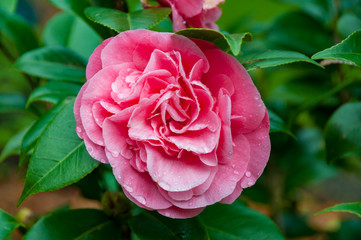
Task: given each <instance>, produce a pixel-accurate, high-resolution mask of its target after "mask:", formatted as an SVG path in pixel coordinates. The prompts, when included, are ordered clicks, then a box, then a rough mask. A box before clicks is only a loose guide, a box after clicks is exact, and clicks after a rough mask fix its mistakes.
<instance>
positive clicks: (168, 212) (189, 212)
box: [158, 206, 204, 218]
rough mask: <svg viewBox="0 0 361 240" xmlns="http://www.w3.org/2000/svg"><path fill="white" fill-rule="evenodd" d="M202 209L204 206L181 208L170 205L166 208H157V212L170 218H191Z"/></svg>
mask: <svg viewBox="0 0 361 240" xmlns="http://www.w3.org/2000/svg"><path fill="white" fill-rule="evenodd" d="M203 210H204V208H194V209H181V208H177V207H174V206H172V207H170V208H167V209H162V210H158V212H159V213H160V214H162V215H164V216H166V217H170V218H192V217H195V216H197V215H198V214H200V213H201V212H202V211H203Z"/></svg>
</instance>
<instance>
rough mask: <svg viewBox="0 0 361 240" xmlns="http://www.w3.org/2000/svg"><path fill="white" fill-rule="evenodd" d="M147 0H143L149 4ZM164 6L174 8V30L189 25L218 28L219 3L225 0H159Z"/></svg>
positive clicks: (220, 12)
mask: <svg viewBox="0 0 361 240" xmlns="http://www.w3.org/2000/svg"><path fill="white" fill-rule="evenodd" d="M144 2H147V0H142V3H143V5H146V6H148V5H147V4H146V3H145V4H144ZM157 2H159V3H160V4H161V5H162V6H165V7H171V8H172V20H173V30H174V31H178V30H181V29H184V28H187V26H190V27H193V28H210V29H215V30H218V26H217V25H216V24H215V23H214V22H215V21H216V20H217V19H218V18H219V17H220V16H221V14H222V11H221V9H220V8H219V7H218V5H219V4H221V3H223V2H224V0H157Z"/></svg>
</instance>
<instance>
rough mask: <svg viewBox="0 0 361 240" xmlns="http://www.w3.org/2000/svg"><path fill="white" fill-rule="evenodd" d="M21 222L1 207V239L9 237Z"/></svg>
mask: <svg viewBox="0 0 361 240" xmlns="http://www.w3.org/2000/svg"><path fill="white" fill-rule="evenodd" d="M20 225H21V224H20V223H19V222H18V221H17V220H16V219H15V218H13V217H12V216H10V215H9V214H8V213H6V212H5V211H3V210H2V209H0V239H8V237H9V236H10V234H11V233H12V232H13V231H14V230H15V229H17V228H18V227H19V226H20Z"/></svg>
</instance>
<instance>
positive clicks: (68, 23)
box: [42, 12, 101, 59]
mask: <svg viewBox="0 0 361 240" xmlns="http://www.w3.org/2000/svg"><path fill="white" fill-rule="evenodd" d="M42 38H43V41H44V43H45V44H46V45H47V46H64V47H67V48H69V49H71V50H73V51H74V52H76V53H78V54H79V55H81V56H82V57H84V58H85V59H88V58H89V56H90V55H91V54H92V53H93V51H94V49H95V48H96V47H97V46H98V45H99V44H100V43H101V38H100V37H99V36H98V34H97V33H96V32H95V31H94V30H93V29H92V28H90V27H89V26H88V25H87V24H86V23H84V21H82V20H81V19H80V18H77V17H75V16H73V15H71V14H69V13H65V12H60V13H58V14H56V15H55V16H54V17H53V18H52V19H50V21H49V22H48V23H47V24H46V25H45V28H44V31H43V36H42ZM84 39H86V41H84Z"/></svg>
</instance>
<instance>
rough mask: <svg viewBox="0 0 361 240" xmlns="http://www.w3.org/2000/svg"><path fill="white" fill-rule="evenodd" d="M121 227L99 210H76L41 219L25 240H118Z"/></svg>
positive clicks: (56, 213) (60, 212)
mask: <svg viewBox="0 0 361 240" xmlns="http://www.w3.org/2000/svg"><path fill="white" fill-rule="evenodd" d="M121 233H122V231H121V226H120V225H118V224H117V223H116V222H115V221H114V220H113V219H111V218H109V217H108V216H107V215H106V214H105V213H104V212H103V211H101V210H97V209H74V210H65V211H59V212H55V213H52V214H50V215H47V216H45V217H43V218H42V219H40V220H39V221H38V222H37V223H36V224H35V225H34V226H33V227H32V228H31V229H30V230H29V231H28V232H27V234H26V235H25V237H24V240H34V239H36V240H49V239H52V240H66V239H74V240H85V239H86V240H97V239H109V240H113V239H114V240H118V239H120V238H121Z"/></svg>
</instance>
